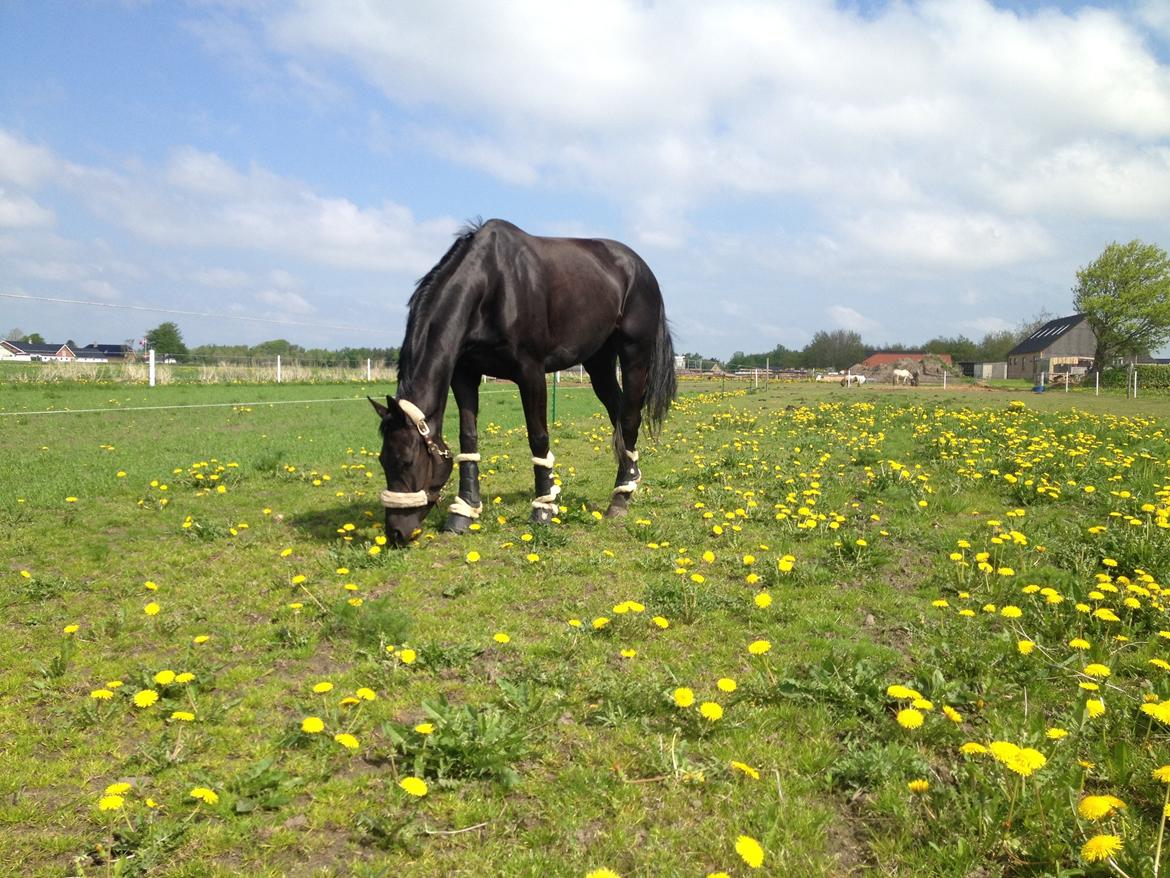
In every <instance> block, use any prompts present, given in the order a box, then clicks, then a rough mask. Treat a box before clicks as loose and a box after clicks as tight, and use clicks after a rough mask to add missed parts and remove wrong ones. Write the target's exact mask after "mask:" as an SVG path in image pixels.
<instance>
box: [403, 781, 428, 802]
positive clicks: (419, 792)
mask: <svg viewBox="0 0 1170 878" xmlns="http://www.w3.org/2000/svg"><path fill="white" fill-rule="evenodd" d="M398 786H400V787H402V789H403V790H404V791H406V792H407V793H409V794H410V795H412V796H416V797H418V798H422V797H423V796H425V795H426V794H427V782H426V781H425V780H423V779H422V778H421V777H404V778H403V779H402V780H400V781H399V782H398Z"/></svg>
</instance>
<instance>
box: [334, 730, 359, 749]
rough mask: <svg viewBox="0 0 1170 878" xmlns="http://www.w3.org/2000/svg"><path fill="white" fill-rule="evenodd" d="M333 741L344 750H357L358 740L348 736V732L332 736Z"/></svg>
mask: <svg viewBox="0 0 1170 878" xmlns="http://www.w3.org/2000/svg"><path fill="white" fill-rule="evenodd" d="M333 740H334V741H336V742H337V743H338V744H340V745H341V746H342V747H344V748H345V749H346V750H356V749H357V748H358V739H357V738H355V737H354V736H353V735H351V734H349V732H339V733H338V734H336V735H334V736H333Z"/></svg>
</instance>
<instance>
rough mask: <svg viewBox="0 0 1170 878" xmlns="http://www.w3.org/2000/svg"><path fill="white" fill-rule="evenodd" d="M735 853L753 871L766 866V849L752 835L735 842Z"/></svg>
mask: <svg viewBox="0 0 1170 878" xmlns="http://www.w3.org/2000/svg"><path fill="white" fill-rule="evenodd" d="M735 852H736V853H737V854H739V855H740V857H741V858H742V859H743V861H744V862H745V863H747V864H748V866H750V867H751V868H753V869H758V868H760V866H762V865H764V849H763V848H762V847H760V843H759V842H758V841H756V840H755V839H754V838H752V837H751V836H750V835H741V836H740V837H739V838H737V839H736V840H735Z"/></svg>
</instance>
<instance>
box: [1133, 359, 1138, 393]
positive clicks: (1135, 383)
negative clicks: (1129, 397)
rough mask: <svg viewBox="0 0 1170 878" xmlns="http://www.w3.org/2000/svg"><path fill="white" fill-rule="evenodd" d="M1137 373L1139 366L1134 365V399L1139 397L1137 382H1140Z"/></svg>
mask: <svg viewBox="0 0 1170 878" xmlns="http://www.w3.org/2000/svg"><path fill="white" fill-rule="evenodd" d="M1137 375H1138V373H1137V366H1134V368H1133V398H1134V399H1137V384H1138V382H1137Z"/></svg>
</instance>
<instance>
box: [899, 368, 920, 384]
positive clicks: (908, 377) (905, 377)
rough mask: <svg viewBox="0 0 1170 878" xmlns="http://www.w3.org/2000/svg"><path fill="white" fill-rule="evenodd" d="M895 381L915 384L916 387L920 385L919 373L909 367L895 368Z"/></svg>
mask: <svg viewBox="0 0 1170 878" xmlns="http://www.w3.org/2000/svg"><path fill="white" fill-rule="evenodd" d="M894 383H895V384H903V385H905V384H913V385H914V386H915V387H917V386H918V373H917V372H911V371H910V370H909V369H895V370H894Z"/></svg>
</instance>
